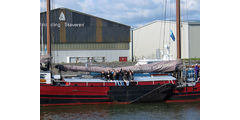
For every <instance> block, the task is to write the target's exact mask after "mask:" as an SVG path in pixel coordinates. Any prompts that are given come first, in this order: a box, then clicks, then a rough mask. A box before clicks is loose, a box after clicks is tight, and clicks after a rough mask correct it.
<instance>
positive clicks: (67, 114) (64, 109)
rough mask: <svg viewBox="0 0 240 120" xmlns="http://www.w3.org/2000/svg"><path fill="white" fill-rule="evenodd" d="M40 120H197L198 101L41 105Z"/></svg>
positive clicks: (198, 114) (198, 113)
mask: <svg viewBox="0 0 240 120" xmlns="http://www.w3.org/2000/svg"><path fill="white" fill-rule="evenodd" d="M40 116H41V120H66V119H67V120H105V119H106V120H109V119H114V120H115V119H117V120H199V119H200V102H194V103H141V104H129V105H77V106H54V107H53V106H50V107H41V110H40Z"/></svg>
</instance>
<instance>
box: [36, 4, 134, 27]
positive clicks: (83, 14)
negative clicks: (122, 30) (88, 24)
mask: <svg viewBox="0 0 240 120" xmlns="http://www.w3.org/2000/svg"><path fill="white" fill-rule="evenodd" d="M60 9H65V10H69V11H71V12H75V13H78V14H83V15H86V16H90V17H95V18H99V19H102V20H105V21H108V22H113V23H116V24H120V25H124V26H127V27H130V26H129V25H126V24H122V23H118V22H115V21H111V20H107V19H104V18H100V17H97V16H94V15H90V14H87V13H83V12H79V11H76V10H72V9H69V8H63V7H61V8H56V9H52V10H60ZM42 13H46V11H44V12H41V13H40V14H42Z"/></svg>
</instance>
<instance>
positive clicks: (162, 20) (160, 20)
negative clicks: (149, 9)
mask: <svg viewBox="0 0 240 120" xmlns="http://www.w3.org/2000/svg"><path fill="white" fill-rule="evenodd" d="M161 3H162V11H164V6H165V5H164V0H162V2H161ZM163 15H164V12H162V16H160V17H161V19H162V20H160V34H159V35H160V40H159V44H158V45H159V52H161V50H162V49H161V41H162V40H163V39H161V38H162V31H163V30H162V22H163ZM160 58H162V55H160Z"/></svg>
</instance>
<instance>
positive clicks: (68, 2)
mask: <svg viewBox="0 0 240 120" xmlns="http://www.w3.org/2000/svg"><path fill="white" fill-rule="evenodd" d="M165 2H166V1H165V0H55V4H56V7H59V6H61V7H66V8H69V9H74V10H77V11H80V12H84V13H87V14H91V15H94V16H98V17H102V18H105V19H109V20H112V21H117V22H120V23H123V24H128V25H131V26H137V25H142V24H144V23H149V22H151V21H154V20H157V19H163V16H164V14H163V12H164V6H163V5H164V4H165ZM199 4H200V0H182V1H181V7H182V10H183V14H182V15H186V11H187V12H188V18H189V19H199V16H200V13H199V12H200V5H199ZM41 9H44V6H42V5H41ZM175 11H176V10H175V0H167V11H166V13H167V16H166V17H167V18H171V19H173V18H175ZM184 12H185V13H184Z"/></svg>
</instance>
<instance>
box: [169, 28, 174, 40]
mask: <svg viewBox="0 0 240 120" xmlns="http://www.w3.org/2000/svg"><path fill="white" fill-rule="evenodd" d="M170 37H171V38H172V40H173V41H175V36H174V34H173V31H172V30H170Z"/></svg>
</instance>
